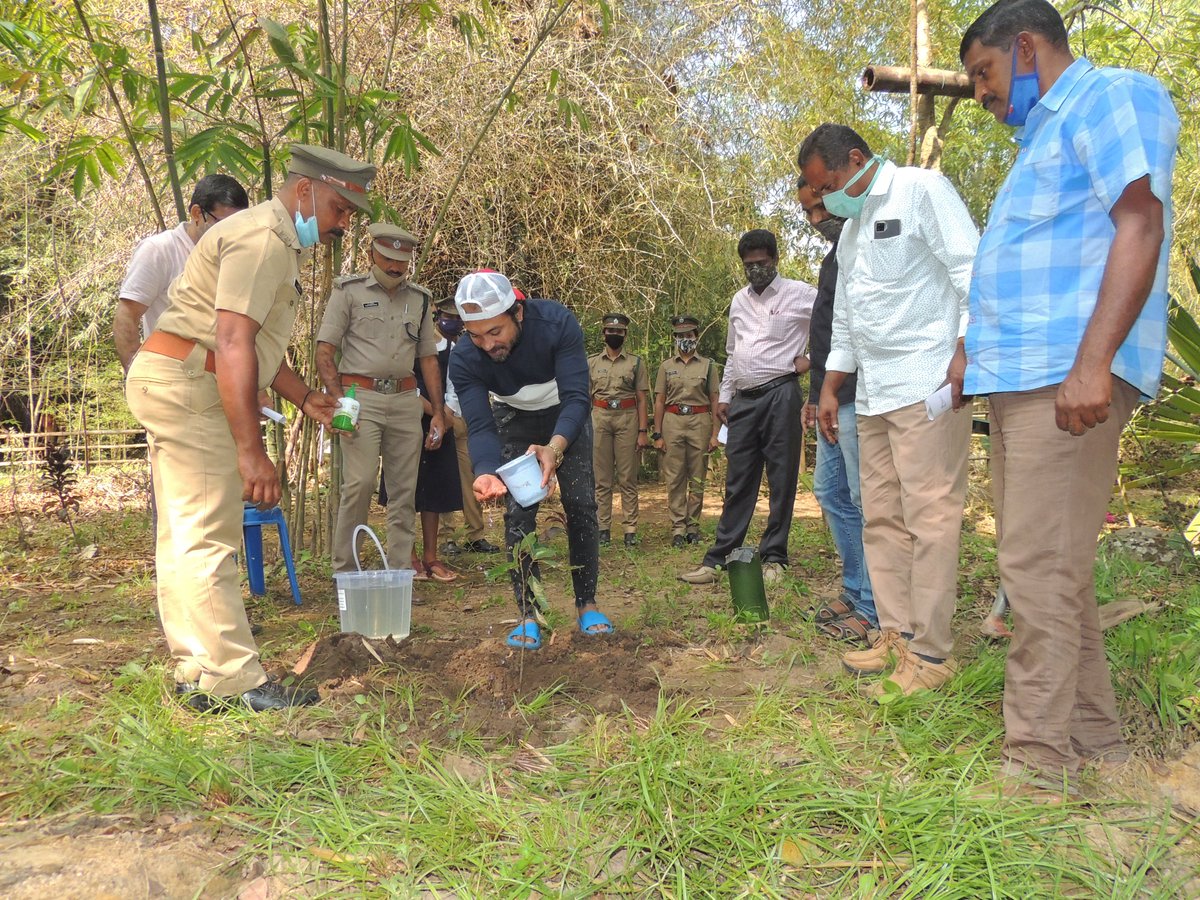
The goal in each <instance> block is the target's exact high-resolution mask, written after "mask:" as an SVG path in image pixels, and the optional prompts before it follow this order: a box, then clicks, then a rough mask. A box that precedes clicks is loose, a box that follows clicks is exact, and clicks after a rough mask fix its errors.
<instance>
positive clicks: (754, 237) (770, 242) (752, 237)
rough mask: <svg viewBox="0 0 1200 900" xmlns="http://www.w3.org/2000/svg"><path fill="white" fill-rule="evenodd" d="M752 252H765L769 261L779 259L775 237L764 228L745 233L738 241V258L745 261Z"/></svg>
mask: <svg viewBox="0 0 1200 900" xmlns="http://www.w3.org/2000/svg"><path fill="white" fill-rule="evenodd" d="M752 250H766V251H767V253H769V254H770V255H771V259H779V244H778V243H776V241H775V235H773V234H772V233H771V232H769V231H767V230H766V229H765V228H755V229H754V230H752V231H747V232H746V233H745V234H743V235H742V238H741V240H739V241H738V257H740V258H741V259H745V258H746V254H747V253H749V252H750V251H752Z"/></svg>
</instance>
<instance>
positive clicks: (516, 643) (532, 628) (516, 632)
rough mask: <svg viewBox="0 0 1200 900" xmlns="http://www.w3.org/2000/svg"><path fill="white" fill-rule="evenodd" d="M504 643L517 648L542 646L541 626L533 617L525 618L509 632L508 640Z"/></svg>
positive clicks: (527, 648)
mask: <svg viewBox="0 0 1200 900" xmlns="http://www.w3.org/2000/svg"><path fill="white" fill-rule="evenodd" d="M522 638H526V640H522ZM504 643H506V644H508V646H510V647H515V648H517V649H518V650H538V649H540V648H541V646H542V627H541V626H540V625H538V623H537V622H535V621H533V619H526V620H525V621H524V622H522V623H521V624H520V625H518V626H517V627H516V628H514V629H513V630H512V631H510V632H509V634H508V640H506V641H505V642H504Z"/></svg>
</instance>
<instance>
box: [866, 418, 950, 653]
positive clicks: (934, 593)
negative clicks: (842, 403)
mask: <svg viewBox="0 0 1200 900" xmlns="http://www.w3.org/2000/svg"><path fill="white" fill-rule="evenodd" d="M970 444H971V412H970V410H969V409H960V410H958V411H957V412H954V411H951V412H947V413H943V414H942V415H941V416H939V417H938V418H937V419H934V420H933V421H932V422H931V421H929V418H928V416H927V415H926V414H925V404H924V403H914V404H912V405H910V406H905V407H902V408H900V409H897V410H894V411H892V412H888V413H882V414H881V415H876V416H859V417H858V449H859V481H860V484H861V487H862V506H863V551H864V552H865V554H866V557H867V571H868V572H869V573H870V575H871V587H872V589H873V590H874V592H875V608H876V609H877V610H878V612H879V627H880V628H881V629H883V630H884V631H899V632H901V633H903V634H911V635H912V638H911V639H910V640H909V647H910V648H911V649H912V651H913V652H914V653H920V654H923V655H926V656H932V657H938V658H946V657H948V656H950V653H951V650H952V649H953V647H954V638H953V635H952V634H951V631H950V620H951V618H952V617H953V615H954V606H955V602H956V600H957V597H958V538H959V533H960V532H961V530H962V510H963V500H964V499H965V497H966V493H967V452H968V450H969V448H970Z"/></svg>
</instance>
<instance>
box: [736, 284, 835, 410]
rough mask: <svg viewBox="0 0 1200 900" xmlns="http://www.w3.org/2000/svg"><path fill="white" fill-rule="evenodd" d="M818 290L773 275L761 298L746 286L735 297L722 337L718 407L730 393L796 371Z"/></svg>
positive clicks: (805, 344) (806, 338) (806, 344)
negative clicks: (723, 355) (722, 372)
mask: <svg viewBox="0 0 1200 900" xmlns="http://www.w3.org/2000/svg"><path fill="white" fill-rule="evenodd" d="M816 299H817V289H816V288H815V287H813V286H812V285H811V284H805V283H804V282H803V281H793V280H792V279H790V278H783V277H781V276H779V275H776V276H775V280H774V281H772V282H771V283H770V284H769V285H767V286H766V288H765V289H764V290H763V292H762V293H761V294H756V293H755V292H754V289H753V288H751V287H750V286H749V285H747V286H746V287H744V288H742V289H741V290H740V291H738V292H737V293H736V294H734V295H733V304H732V305H731V306H730V308H729V333H728V334H727V335H726V337H725V352H726V354H727V357H728V358H727V360H726V362H725V375H724V377H723V378H722V379H721V395H720V400H721V402H722V403H728V402H729V401H730V399H731V398H732V397H733V392H734V391H742V390H746V389H747V388H755V387H758V386H759V385H761V384H766V383H767V382H768V381H772V380H774V379H776V378H779V377H780V376H782V375H787V374H789V373H791V374H795V372H796V357H797V356H803V355H804V351H805V348H806V347H807V346H808V325H809V322H811V321H812V308H813V303H814V302H816Z"/></svg>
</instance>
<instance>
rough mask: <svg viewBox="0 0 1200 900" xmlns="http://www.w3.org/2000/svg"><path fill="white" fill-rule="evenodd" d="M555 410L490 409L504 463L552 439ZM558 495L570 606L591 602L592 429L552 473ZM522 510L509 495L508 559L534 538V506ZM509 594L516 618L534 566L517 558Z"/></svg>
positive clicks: (526, 599)
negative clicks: (563, 524) (568, 571)
mask: <svg viewBox="0 0 1200 900" xmlns="http://www.w3.org/2000/svg"><path fill="white" fill-rule="evenodd" d="M558 411H559V407H557V406H554V407H551V408H550V409H541V410H537V411H535V412H528V411H525V410H518V409H513V408H512V407H510V406H506V405H504V404H500V403H498V404H496V407H495V409H494V413H495V417H496V426H497V428H498V429H499V431H500V440H501V441H502V442H503V444H504V451H503V454H504V461H505V462H508V461H509V460H511V459H516V458H517V457H518V456H521V455H522V454H523V453H524V452H525V451H526V450H527V449H529V445H530V444H546V443H547V442H549V440H550V438H551V437H553V435H554V423H555V422H557V421H558ZM558 490H559V496H560V498H561V500H562V505H563V512H565V513H566V516H567V546H568V548H569V557H570V561H571V583H572V585H573V586H574V589H575V606H576V607H580V606H585V605H587V604H589V603H595V602H596V581H597V579H598V577H599V574H600V526H599V525H598V524H597V521H596V479H595V476H594V474H593V472H592V423H591V422H590V421H588V422H587V423H586V424H585V425H584V426H583V430H582V431H580V432H579V437H577V438H575V441H574V443H572V444H571V446H570V447H568V448H567V451H566V453H564V454H563V461H562V465H561V466H559V467H558ZM539 505H540V504H535V505H533V506H530V507H524V506H520V505H519V504H517V503H516V502H515V501H514V500H513V499H512V496H511V495H510V496H509V497H508V507H507V509H506V510H505V513H504V543H505V546H507V547H508V558H509V559H512V558H513V554H514V548H515V547H516V546H517V545H518V544H519V543H520V542H521V540H522V539H523V538H524V537H525V536H526V535H528V534H535V533H536V532H537V512H538V506H539ZM509 575H510V577H511V578H512V584H513V593H514V594H515V595H516V598H517V606H518V607H519V608H520V610H521V614H522V615H529V614H530V613H531V612H532V609H533V590H532V589H531V588H530V586H529V579H530V578H537V579H539V580H540V579H541V572H540V570H539V567H538V564H537V562H536V561H534V560H533V559H531V558H530V556H529V554H528V553H521V554H520V556H519V559H518V565H517V566H516V567H514V568H513V569H511V570H510V572H509Z"/></svg>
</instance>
